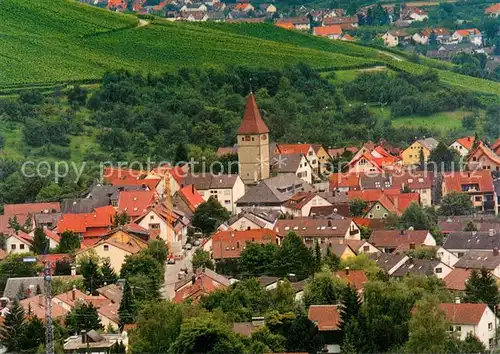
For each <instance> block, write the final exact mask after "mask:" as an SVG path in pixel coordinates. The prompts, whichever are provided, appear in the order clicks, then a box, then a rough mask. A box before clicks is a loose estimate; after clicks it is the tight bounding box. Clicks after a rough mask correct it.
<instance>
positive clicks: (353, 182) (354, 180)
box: [328, 173, 360, 191]
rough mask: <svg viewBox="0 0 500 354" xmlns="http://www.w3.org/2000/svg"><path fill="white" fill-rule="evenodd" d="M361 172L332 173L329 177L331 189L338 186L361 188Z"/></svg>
mask: <svg viewBox="0 0 500 354" xmlns="http://www.w3.org/2000/svg"><path fill="white" fill-rule="evenodd" d="M359 177H360V175H359V174H356V173H332V174H330V176H329V177H328V179H329V180H330V190H331V191H333V190H335V189H337V188H349V189H351V190H352V189H359V188H360V187H359Z"/></svg>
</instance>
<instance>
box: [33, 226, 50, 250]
mask: <svg viewBox="0 0 500 354" xmlns="http://www.w3.org/2000/svg"><path fill="white" fill-rule="evenodd" d="M48 250H49V239H48V238H47V236H46V235H45V232H44V231H43V229H42V228H41V227H37V228H36V229H35V236H34V237H33V243H32V245H31V252H34V253H36V254H44V253H47V252H48Z"/></svg>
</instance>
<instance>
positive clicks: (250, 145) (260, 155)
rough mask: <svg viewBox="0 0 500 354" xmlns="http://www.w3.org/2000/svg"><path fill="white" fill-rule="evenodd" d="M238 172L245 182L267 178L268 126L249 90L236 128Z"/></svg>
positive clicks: (250, 182) (252, 182)
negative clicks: (238, 125) (240, 119)
mask: <svg viewBox="0 0 500 354" xmlns="http://www.w3.org/2000/svg"><path fill="white" fill-rule="evenodd" d="M237 134H238V161H239V174H240V177H241V179H242V180H243V182H244V183H245V184H255V183H257V182H258V181H261V180H264V179H267V178H269V168H270V167H269V165H270V161H269V128H268V127H267V125H266V123H265V122H264V120H263V119H262V117H261V116H260V113H259V107H257V103H256V102H255V96H254V95H253V93H252V92H251V93H250V95H249V96H248V100H247V103H246V107H245V113H244V115H243V121H242V122H241V125H240V127H239V129H238V132H237Z"/></svg>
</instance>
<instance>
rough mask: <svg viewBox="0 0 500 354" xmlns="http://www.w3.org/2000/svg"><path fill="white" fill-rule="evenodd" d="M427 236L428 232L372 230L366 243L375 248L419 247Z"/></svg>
mask: <svg viewBox="0 0 500 354" xmlns="http://www.w3.org/2000/svg"><path fill="white" fill-rule="evenodd" d="M428 234H429V231H428V230H404V231H400V230H374V231H373V233H372V234H371V236H370V239H369V241H368V242H370V243H371V244H372V245H374V246H375V247H394V248H397V247H400V246H409V245H410V244H412V243H413V244H415V246H420V245H423V244H424V242H425V238H426V237H427V235H428Z"/></svg>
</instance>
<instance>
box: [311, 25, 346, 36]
mask: <svg viewBox="0 0 500 354" xmlns="http://www.w3.org/2000/svg"><path fill="white" fill-rule="evenodd" d="M314 34H315V35H317V36H320V37H328V36H331V35H338V36H340V35H341V34H342V27H340V26H339V25H331V26H323V27H314Z"/></svg>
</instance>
